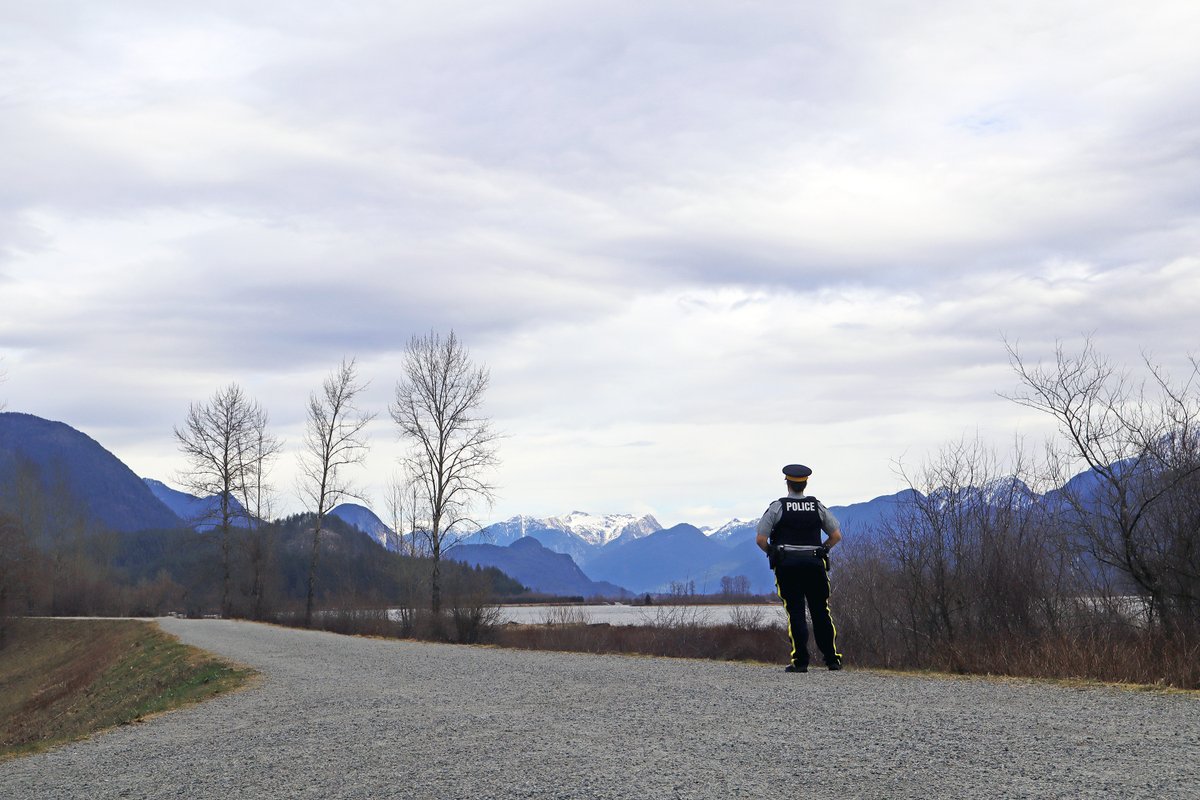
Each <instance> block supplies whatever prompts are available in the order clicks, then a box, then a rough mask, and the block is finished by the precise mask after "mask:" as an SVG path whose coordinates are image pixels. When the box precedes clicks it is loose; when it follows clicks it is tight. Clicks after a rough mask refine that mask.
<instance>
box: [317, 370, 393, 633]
mask: <svg viewBox="0 0 1200 800" xmlns="http://www.w3.org/2000/svg"><path fill="white" fill-rule="evenodd" d="M365 388H366V384H363V383H359V381H358V374H357V366H356V363H355V360H354V359H350V360H349V361H347V360H345V359H342V363H341V365H340V366H338V367H337V368H336V369H335V370H334V371H333V372H332V373H331V374H330V375H329V377H328V378H326V379H325V382H324V383H323V384H322V385H321V391H320V392H313V393H312V394H311V395H309V398H308V422H307V423H306V426H305V431H304V447H303V449H302V451H301V453H300V493H301V495H302V498H303V500H304V502H305V504H306V505H307V506H308V509H309V511H311V512H312V514H313V516H314V517H315V519H314V520H313V535H312V550H311V552H310V553H309V559H308V594H307V599H306V600H305V605H304V624H305V625H311V624H312V612H313V596H314V590H315V587H316V580H317V554H318V553H319V552H320V546H321V530H322V527H323V525H324V522H325V516H326V515H327V514H328V513H329V511H330V510H331V509H332V508H333V507H334V506H336V505H337V504H338V503H340V502H342V501H343V500H344V499H345V498H347V497H357V496H358V493H357V492H356V491H355V490H354V488H353V486H352V485H351V483H350V481H349V478H348V477H347V476H346V469H347V468H348V467H351V466H355V465H358V464H362V462H363V461H364V460H365V459H366V457H367V447H368V446H367V439H366V427H367V425H368V424H369V423H370V422H371V420H372V419H374V418H375V415H374V414H365V413H361V412H359V411H358V409H357V407H356V405H355V403H356V401H357V399H358V395H359V394H360V393H361V392H362V391H363V389H365Z"/></svg>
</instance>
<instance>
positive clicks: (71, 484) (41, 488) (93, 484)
mask: <svg viewBox="0 0 1200 800" xmlns="http://www.w3.org/2000/svg"><path fill="white" fill-rule="evenodd" d="M35 496H36V500H37V502H38V503H39V504H43V505H44V506H46V507H53V508H58V509H62V508H64V507H75V508H78V510H79V512H80V513H81V514H82V515H83V516H84V517H85V518H86V519H87V520H88V522H89V523H98V524H99V525H102V526H104V527H106V528H108V529H110V530H114V531H137V530H145V529H150V528H174V527H178V526H180V525H181V521H180V519H179V517H178V516H177V515H176V514H175V513H174V512H173V511H171V510H170V509H169V508H167V506H165V505H163V503H162V502H161V501H160V500H159V499H158V498H157V497H155V496H154V493H153V492H151V491H150V489H149V488H148V487H147V486H146V484H145V483H143V482H142V480H141V479H140V478H139V477H138V476H137V475H134V474H133V471H132V470H130V469H129V467H127V466H125V465H124V464H123V463H121V461H120V460H118V459H117V457H116V456H114V455H113V454H112V453H110V452H108V451H107V450H105V449H104V448H103V447H101V446H100V445H99V444H98V443H97V442H96V441H95V440H93V439H92V438H91V437H89V436H87V435H86V434H83V433H81V432H79V431H77V430H75V429H74V428H72V427H70V426H69V425H65V424H63V423H61V422H52V421H50V420H46V419H42V418H41V417H35V416H33V415H31V414H18V413H12V412H8V413H0V506H3V507H5V508H8V509H10V510H11V509H14V508H16V507H18V506H20V505H21V504H22V503H26V504H27V505H26V507H29V506H28V503H29V502H30V501H31V500H33V499H34V498H35ZM14 516H18V517H20V516H22V515H21V514H20V513H14ZM30 524H31V525H33V526H34V527H36V524H37V523H35V522H32V521H31V522H30Z"/></svg>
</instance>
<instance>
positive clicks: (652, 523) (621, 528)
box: [545, 511, 662, 547]
mask: <svg viewBox="0 0 1200 800" xmlns="http://www.w3.org/2000/svg"><path fill="white" fill-rule="evenodd" d="M545 522H546V525H547V527H551V528H558V529H560V530H564V531H567V532H569V533H572V534H574V535H575V536H578V537H579V538H580V539H583V541H585V542H587V543H588V544H590V545H593V546H595V547H604V546H606V545H609V544H612V543H613V542H615V541H617V540H618V539H622V538H624V539H626V540H627V541H633V540H634V539H640V538H642V537H643V536H648V535H650V534H651V533H654V532H655V531H661V530H662V525H659V524H658V520H656V519H655V518H654V517H652V516H650V515H649V514H647V515H646V516H644V517H635V516H633V515H632V514H604V515H597V514H588V513H587V512H584V511H572V512H571V513H570V514H567V515H566V516H563V517H549V518H548V519H546V520H545Z"/></svg>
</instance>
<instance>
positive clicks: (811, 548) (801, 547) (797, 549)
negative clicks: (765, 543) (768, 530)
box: [775, 544, 825, 554]
mask: <svg viewBox="0 0 1200 800" xmlns="http://www.w3.org/2000/svg"><path fill="white" fill-rule="evenodd" d="M775 549H777V550H783V551H784V552H785V553H810V554H811V553H816V552H817V551H820V550H824V549H825V548H824V547H823V546H821V545H812V544H777V545H775Z"/></svg>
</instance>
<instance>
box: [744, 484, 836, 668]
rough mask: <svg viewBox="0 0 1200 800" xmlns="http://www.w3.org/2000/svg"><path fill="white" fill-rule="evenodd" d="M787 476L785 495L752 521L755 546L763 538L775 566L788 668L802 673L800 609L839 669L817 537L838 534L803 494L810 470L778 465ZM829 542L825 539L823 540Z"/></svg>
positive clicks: (804, 652)
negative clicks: (787, 641) (788, 645)
mask: <svg viewBox="0 0 1200 800" xmlns="http://www.w3.org/2000/svg"><path fill="white" fill-rule="evenodd" d="M783 474H784V475H785V476H786V479H787V487H788V494H787V497H781V498H780V499H778V500H776V501H775V502H773V503H771V505H770V506H769V507H768V508H767V511H766V513H765V514H763V516H762V519H761V520H759V522H758V527H757V531H756V532H757V534H758V541H759V543H760V545H761V544H762V543H763V542H764V541H765V542H766V544H767V547H766V549H767V553H768V556H769V557H770V559H771V566H772V568H773V569H774V570H775V588H776V591H778V593H779V597H780V599H782V600H783V607H784V610H785V611H786V612H787V615H788V638H790V639H791V641H792V654H791V662H792V663H791V664H790V665H789V666H788V671H789V672H807V671H808V625H807V621H806V620H805V618H804V607H805V605H807V606H808V611H809V614H810V615H811V616H812V627H813V639H815V640H816V643H817V648H818V649H819V650H820V651H821V654H822V655H823V656H824V658H825V665H826V666H827V667H829V669H833V670H836V669H841V668H842V654H841V653H839V652H838V651H837V628H835V627H834V624H833V617H832V616H831V614H830V612H829V588H830V587H829V556H828V551H827V550H826V549H825V547H824V543H823V542H822V539H821V532H822V531H825V532H826V533H827V534H829V535H830V538H831V539H833V540H835V541H836V540H837V539H840V538H841V534H840V531H839V528H838V521H837V518H836V517H834V516H833V514H831V513H830V512H829V509H827V508H826V507H825V505H824V504H823V503H821V501H819V500H817V498H815V497H812V496H811V495H807V494H805V489H807V487H808V476H809V475H811V474H812V470H811V469H809V468H808V467H806V466H804V465H803V464H789V465H787V466H786V467H784V468H783ZM826 541H829V540H826Z"/></svg>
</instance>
